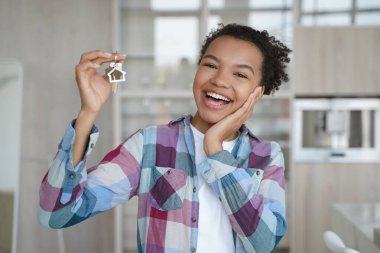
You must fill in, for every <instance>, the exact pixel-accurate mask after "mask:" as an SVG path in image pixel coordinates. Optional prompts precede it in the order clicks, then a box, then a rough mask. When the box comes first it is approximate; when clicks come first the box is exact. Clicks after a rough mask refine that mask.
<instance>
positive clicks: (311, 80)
mask: <svg viewBox="0 0 380 253" xmlns="http://www.w3.org/2000/svg"><path fill="white" fill-rule="evenodd" d="M379 43H380V27H360V26H351V27H296V28H295V33H294V60H293V63H294V75H293V81H294V93H295V95H296V96H373V95H376V94H377V95H379V94H380V71H379V66H380V47H379Z"/></svg>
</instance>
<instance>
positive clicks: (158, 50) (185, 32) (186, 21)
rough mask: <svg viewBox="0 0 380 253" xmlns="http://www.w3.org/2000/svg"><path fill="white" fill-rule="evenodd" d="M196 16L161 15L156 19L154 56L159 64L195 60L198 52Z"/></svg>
mask: <svg viewBox="0 0 380 253" xmlns="http://www.w3.org/2000/svg"><path fill="white" fill-rule="evenodd" d="M197 42H198V19H197V18H196V17H159V18H156V19H155V21H154V56H155V63H156V65H158V66H164V65H170V64H178V63H180V61H181V59H183V58H187V59H189V60H190V61H191V62H194V60H195V58H196V55H197V53H198V46H197Z"/></svg>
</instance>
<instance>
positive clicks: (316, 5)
mask: <svg viewBox="0 0 380 253" xmlns="http://www.w3.org/2000/svg"><path fill="white" fill-rule="evenodd" d="M300 1H302V0H300ZM351 2H352V0H335V1H331V0H303V1H302V11H306V12H310V11H331V10H349V9H351V6H352V5H351Z"/></svg>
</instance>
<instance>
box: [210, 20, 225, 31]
mask: <svg viewBox="0 0 380 253" xmlns="http://www.w3.org/2000/svg"><path fill="white" fill-rule="evenodd" d="M221 22H222V19H221V18H220V16H210V17H209V18H208V32H210V31H211V30H213V29H216V28H218V24H219V23H221Z"/></svg>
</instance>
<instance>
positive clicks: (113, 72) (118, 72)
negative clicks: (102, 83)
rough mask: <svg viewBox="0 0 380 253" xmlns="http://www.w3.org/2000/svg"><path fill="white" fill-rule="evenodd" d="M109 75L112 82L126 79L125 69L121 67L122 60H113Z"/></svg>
mask: <svg viewBox="0 0 380 253" xmlns="http://www.w3.org/2000/svg"><path fill="white" fill-rule="evenodd" d="M107 76H108V79H109V80H110V82H111V83H118V82H124V81H125V71H123V70H122V69H121V63H120V62H111V64H110V68H109V69H108V70H107Z"/></svg>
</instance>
